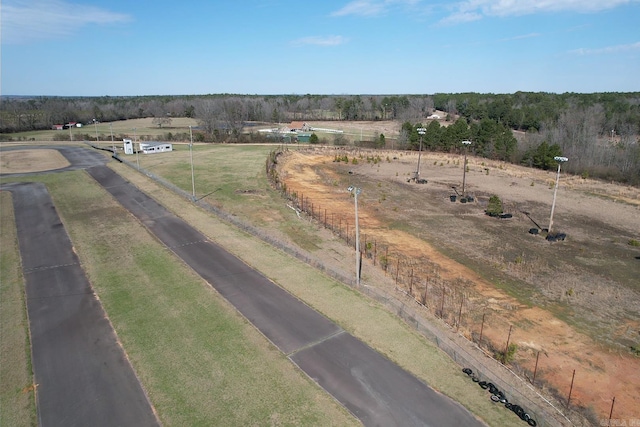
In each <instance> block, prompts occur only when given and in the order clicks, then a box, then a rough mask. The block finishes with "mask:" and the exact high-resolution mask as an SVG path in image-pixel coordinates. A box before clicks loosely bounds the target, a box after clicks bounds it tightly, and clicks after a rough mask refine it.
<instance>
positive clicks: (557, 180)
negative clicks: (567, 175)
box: [547, 156, 569, 235]
mask: <svg viewBox="0 0 640 427" xmlns="http://www.w3.org/2000/svg"><path fill="white" fill-rule="evenodd" d="M553 160H555V161H556V162H558V173H557V174H556V186H555V188H554V189H553V202H552V203H551V215H550V216H549V228H548V229H547V235H549V234H551V227H552V226H553V211H554V210H555V208H556V194H558V182H559V181H560V166H561V165H562V164H563V163H564V162H567V161H569V159H568V158H566V157H562V156H556V157H554V158H553Z"/></svg>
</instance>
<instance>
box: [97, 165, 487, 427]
mask: <svg viewBox="0 0 640 427" xmlns="http://www.w3.org/2000/svg"><path fill="white" fill-rule="evenodd" d="M88 172H89V174H90V175H91V176H93V177H94V179H95V180H96V181H98V182H99V183H100V184H101V185H103V186H104V187H105V188H106V189H107V191H109V192H110V193H111V194H112V195H113V196H114V197H115V198H116V199H117V200H118V201H119V202H120V203H121V204H122V205H123V206H124V207H125V208H126V209H128V210H129V211H130V212H131V213H132V214H133V215H134V216H136V217H137V218H138V219H139V220H140V221H141V222H142V223H143V224H144V225H145V226H146V227H147V228H148V229H149V230H150V231H151V232H152V233H153V234H155V235H156V236H157V237H158V239H160V241H162V242H163V243H164V244H165V245H166V246H167V247H168V248H170V249H171V250H172V251H173V252H174V253H175V254H176V255H178V256H179V257H180V258H182V259H183V260H184V261H185V262H186V263H187V264H188V265H190V266H191V267H192V268H193V269H194V270H195V271H196V272H197V273H198V274H199V275H201V276H202V277H203V278H204V279H205V280H207V281H208V282H209V283H210V284H211V285H212V286H213V287H214V288H215V289H216V290H217V291H218V292H220V294H222V295H223V296H224V297H225V298H227V299H228V300H229V301H230V302H231V303H232V304H233V305H234V306H235V307H236V308H237V309H238V311H240V312H241V313H242V314H243V315H244V316H245V317H246V318H247V319H249V321H251V322H252V323H253V325H254V326H255V327H256V328H258V330H260V331H261V332H262V333H263V334H264V335H265V336H266V337H267V338H268V339H269V340H271V342H273V344H274V345H276V346H277V347H278V348H279V349H280V350H282V351H283V352H284V353H285V354H287V355H288V356H289V358H290V359H291V360H292V361H293V362H294V363H296V364H297V365H298V366H299V367H300V368H301V369H302V370H303V371H304V372H306V373H307V375H309V376H310V377H311V378H313V379H314V380H315V381H316V382H317V383H318V384H319V385H320V386H322V387H323V388H324V389H325V390H327V391H328V392H329V393H331V394H332V395H333V396H334V397H335V398H336V399H337V400H338V401H340V402H341V403H342V404H343V405H344V406H345V407H346V408H348V409H349V410H350V411H351V412H352V413H353V414H354V415H355V416H356V417H357V418H359V419H360V420H361V421H362V422H363V423H364V425H367V426H456V427H457V426H482V425H484V424H483V423H481V422H480V421H478V420H477V419H475V418H474V417H473V416H472V415H471V414H470V413H469V412H468V411H467V410H465V409H464V408H463V407H462V406H461V405H459V404H458V403H456V402H454V401H453V400H451V399H449V398H447V397H446V396H443V395H441V394H438V393H436V392H435V391H433V390H432V389H431V388H430V387H428V386H427V385H426V384H424V383H423V382H421V381H419V380H418V379H416V378H415V377H414V376H412V375H411V374H409V373H408V372H406V371H404V370H403V369H401V368H400V367H398V366H397V365H395V364H394V363H392V362H390V361H389V360H388V359H386V358H385V357H383V356H381V355H380V354H379V353H377V352H376V351H374V350H372V349H371V348H370V347H368V346H366V345H365V344H363V343H362V342H360V341H359V340H357V339H356V338H354V337H353V336H351V335H349V334H348V333H346V332H345V331H343V330H341V329H340V328H339V327H338V326H337V325H335V324H334V323H332V322H331V321H329V320H328V319H327V318H325V317H323V316H322V315H321V314H319V313H317V312H316V311H315V310H313V309H311V308H310V307H309V306H307V305H305V304H304V303H302V302H301V301H299V300H297V299H296V298H294V297H293V296H291V295H290V294H288V293H287V292H285V291H284V290H282V288H280V287H278V286H277V285H275V284H274V283H273V282H271V281H270V280H269V279H267V278H266V277H264V276H263V275H262V274H260V273H259V272H257V271H255V270H253V269H251V268H250V267H248V266H247V265H246V264H245V263H243V262H242V261H241V260H240V259H238V258H236V257H235V256H233V255H231V254H229V253H228V252H227V251H225V250H224V249H223V248H221V247H219V246H217V245H216V244H214V243H213V242H211V241H209V240H208V239H207V238H206V237H205V236H204V235H202V234H200V233H199V232H198V231H196V230H195V229H194V228H192V227H191V226H190V225H188V224H187V223H185V222H184V221H182V220H181V219H179V218H178V217H176V216H174V215H173V214H171V213H170V212H169V211H167V210H166V209H165V208H164V207H163V206H161V205H159V204H158V203H157V202H155V201H154V200H153V199H151V198H150V197H148V196H147V195H146V194H144V193H142V192H141V191H139V190H138V189H137V188H135V187H134V186H133V185H131V184H129V183H128V182H127V181H125V180H124V179H123V178H122V177H120V176H119V175H117V174H116V173H115V172H114V171H112V170H111V169H109V168H107V167H105V166H96V167H92V168H90V169H88Z"/></svg>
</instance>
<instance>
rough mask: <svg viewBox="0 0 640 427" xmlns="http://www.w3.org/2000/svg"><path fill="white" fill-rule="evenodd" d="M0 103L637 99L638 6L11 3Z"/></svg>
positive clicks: (366, 0) (519, 1)
mask: <svg viewBox="0 0 640 427" xmlns="http://www.w3.org/2000/svg"><path fill="white" fill-rule="evenodd" d="M0 8H1V16H2V30H1V36H2V42H1V43H2V45H1V47H2V53H1V59H2V62H1V73H2V76H1V85H2V86H1V87H0V93H2V94H3V95H63V96H64V95H68V96H103V95H109V96H127V95H199V94H209V93H236V94H261V95H262V94H265V95H266V94H298V95H304V94H308V93H310V94H433V93H438V92H480V93H513V92H515V91H519V90H521V91H544V92H557V93H562V92H583V93H592V92H630V91H640V0H461V1H457V0H449V1H444V0H442V1H431V0H353V1H349V0H343V1H339V0H323V1H293V0H235V1H232V0H229V1H215V0H213V1H206V0H187V1H165V0H153V1H149V0H135V1H131V0H109V1H106V0H2V3H1V5H0Z"/></svg>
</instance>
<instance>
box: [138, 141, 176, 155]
mask: <svg viewBox="0 0 640 427" xmlns="http://www.w3.org/2000/svg"><path fill="white" fill-rule="evenodd" d="M140 151H142V152H143V153H144V154H153V153H165V152H167V151H173V144H170V143H168V142H141V143H140Z"/></svg>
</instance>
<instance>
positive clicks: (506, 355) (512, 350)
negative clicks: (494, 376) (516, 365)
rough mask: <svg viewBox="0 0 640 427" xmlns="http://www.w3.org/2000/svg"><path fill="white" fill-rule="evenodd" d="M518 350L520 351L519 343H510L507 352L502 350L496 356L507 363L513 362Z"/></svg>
mask: <svg viewBox="0 0 640 427" xmlns="http://www.w3.org/2000/svg"><path fill="white" fill-rule="evenodd" d="M517 351H518V345H517V344H509V348H508V349H507V351H506V352H504V351H500V352H498V353H496V355H495V356H496V359H497V360H498V361H500V362H502V363H503V364H505V365H506V364H507V363H511V362H512V361H513V358H514V357H515V355H516V352H517Z"/></svg>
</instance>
